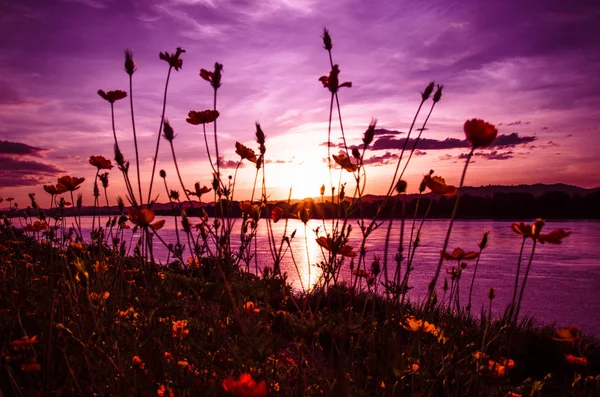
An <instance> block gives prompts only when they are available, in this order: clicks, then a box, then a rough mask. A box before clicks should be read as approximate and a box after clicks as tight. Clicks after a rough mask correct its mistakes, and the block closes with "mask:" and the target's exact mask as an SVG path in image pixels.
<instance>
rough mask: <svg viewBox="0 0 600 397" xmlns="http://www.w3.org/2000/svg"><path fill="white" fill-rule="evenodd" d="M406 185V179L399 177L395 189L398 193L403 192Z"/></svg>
mask: <svg viewBox="0 0 600 397" xmlns="http://www.w3.org/2000/svg"><path fill="white" fill-rule="evenodd" d="M406 186H407V184H406V181H405V180H402V179H400V180H399V181H398V183H397V184H396V191H397V192H398V193H404V192H406Z"/></svg>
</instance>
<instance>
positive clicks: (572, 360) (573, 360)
mask: <svg viewBox="0 0 600 397" xmlns="http://www.w3.org/2000/svg"><path fill="white" fill-rule="evenodd" d="M565 358H566V359H567V361H568V362H569V364H573V365H587V358H585V357H576V356H574V355H572V354H566V355H565Z"/></svg>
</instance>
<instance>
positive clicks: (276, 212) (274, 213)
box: [271, 207, 283, 223]
mask: <svg viewBox="0 0 600 397" xmlns="http://www.w3.org/2000/svg"><path fill="white" fill-rule="evenodd" d="M282 216H283V208H281V207H275V208H273V209H272V210H271V219H272V220H273V222H275V223H277V222H278V221H279V220H280V219H281V217H282Z"/></svg>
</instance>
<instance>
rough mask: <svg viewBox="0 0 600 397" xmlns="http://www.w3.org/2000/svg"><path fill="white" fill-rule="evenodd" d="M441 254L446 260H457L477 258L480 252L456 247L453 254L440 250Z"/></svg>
mask: <svg viewBox="0 0 600 397" xmlns="http://www.w3.org/2000/svg"><path fill="white" fill-rule="evenodd" d="M440 254H441V255H442V256H443V257H444V259H446V260H455V261H463V260H465V261H470V260H472V259H477V257H478V256H479V254H478V253H477V252H474V251H471V252H465V250H463V249H462V248H455V249H454V251H452V253H451V254H449V253H447V252H440Z"/></svg>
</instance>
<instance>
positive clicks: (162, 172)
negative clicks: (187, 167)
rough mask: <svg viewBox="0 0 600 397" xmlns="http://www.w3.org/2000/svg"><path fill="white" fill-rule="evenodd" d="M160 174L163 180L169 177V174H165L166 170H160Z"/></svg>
mask: <svg viewBox="0 0 600 397" xmlns="http://www.w3.org/2000/svg"><path fill="white" fill-rule="evenodd" d="M158 174H159V175H160V177H161V178H166V177H167V173H166V172H165V170H160V172H159V173H158Z"/></svg>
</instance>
